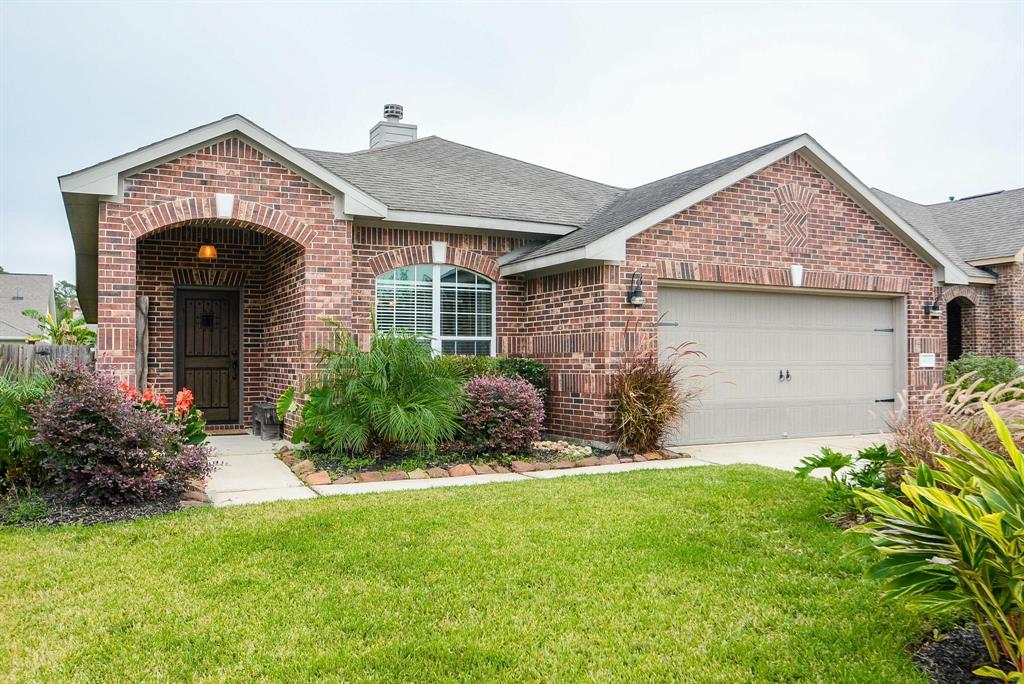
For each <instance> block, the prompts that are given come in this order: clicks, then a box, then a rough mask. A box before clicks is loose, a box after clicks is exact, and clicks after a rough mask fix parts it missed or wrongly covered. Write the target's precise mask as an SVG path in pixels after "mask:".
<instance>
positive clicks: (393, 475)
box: [384, 470, 409, 482]
mask: <svg viewBox="0 0 1024 684" xmlns="http://www.w3.org/2000/svg"><path fill="white" fill-rule="evenodd" d="M408 479H409V476H408V475H406V474H405V471H404V470H389V471H387V472H386V473H384V481H385V482H394V481H396V480H408Z"/></svg>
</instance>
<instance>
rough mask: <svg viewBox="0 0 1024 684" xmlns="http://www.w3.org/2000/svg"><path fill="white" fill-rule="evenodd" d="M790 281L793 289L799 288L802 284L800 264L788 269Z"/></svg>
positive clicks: (802, 274)
mask: <svg viewBox="0 0 1024 684" xmlns="http://www.w3.org/2000/svg"><path fill="white" fill-rule="evenodd" d="M789 277H790V281H791V282H792V283H793V287H800V286H802V285H803V284H804V267H803V265H802V264H793V265H791V266H790V267H789Z"/></svg>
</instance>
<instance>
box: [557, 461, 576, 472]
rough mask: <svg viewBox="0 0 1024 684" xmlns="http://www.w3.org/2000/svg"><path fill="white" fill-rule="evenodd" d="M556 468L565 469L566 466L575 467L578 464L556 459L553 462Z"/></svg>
mask: <svg viewBox="0 0 1024 684" xmlns="http://www.w3.org/2000/svg"><path fill="white" fill-rule="evenodd" d="M551 465H552V466H553V467H554V469H555V470H565V469H566V468H575V467H576V464H575V463H573V462H572V461H555V462H554V463H552V464H551Z"/></svg>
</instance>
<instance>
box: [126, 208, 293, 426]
mask: <svg viewBox="0 0 1024 684" xmlns="http://www.w3.org/2000/svg"><path fill="white" fill-rule="evenodd" d="M207 240H209V241H212V242H213V243H214V244H215V245H216V246H217V260H216V261H214V262H204V261H200V260H199V259H197V258H196V252H197V251H198V248H199V245H200V244H201V243H202V242H204V241H207ZM137 254H138V261H137V269H136V270H137V274H138V276H137V277H138V283H139V287H138V293H139V294H141V295H146V296H148V297H149V307H150V308H149V330H150V349H149V378H148V379H149V384H150V385H152V386H153V387H154V389H155V390H156V391H158V392H160V393H162V394H167V395H171V394H173V393H174V392H175V391H177V390H178V389H179V387H178V385H177V384H176V383H175V378H174V294H175V287H176V286H185V287H188V286H201V287H205V286H210V285H213V286H223V287H228V288H231V289H238V290H239V291H240V293H241V305H242V310H241V311H242V374H243V379H244V381H243V383H242V386H243V389H244V394H243V398H242V411H243V422H245V423H248V420H249V417H250V410H251V407H252V404H253V402H256V401H276V400H277V397H278V396H280V394H281V392H283V391H284V389H285V388H286V387H288V386H289V385H290V384H293V383H295V382H296V380H297V377H296V375H295V363H294V359H295V358H296V357H297V356H298V352H299V345H300V343H301V339H300V338H301V325H300V322H301V321H300V318H301V314H302V306H301V298H302V294H303V287H302V284H303V278H302V276H303V270H302V256H303V254H302V248H301V247H300V246H298V245H296V244H294V243H292V242H288V241H286V240H284V239H275V238H272V237H269V236H266V235H263V234H261V233H257V232H256V231H254V230H245V229H240V228H212V229H211V228H209V227H199V226H178V227H175V228H170V229H167V230H165V231H162V232H159V233H156V234H154V235H151V236H149V237H147V238H145V239H144V240H142V241H140V242H139V243H138V249H137Z"/></svg>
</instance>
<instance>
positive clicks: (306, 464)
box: [292, 460, 316, 475]
mask: <svg viewBox="0 0 1024 684" xmlns="http://www.w3.org/2000/svg"><path fill="white" fill-rule="evenodd" d="M315 470H316V464H315V463H313V462H312V461H310V460H305V461H299V462H298V463H296V464H295V465H293V466H292V472H293V473H295V474H296V475H305V474H306V473H312V472H313V471H315Z"/></svg>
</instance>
